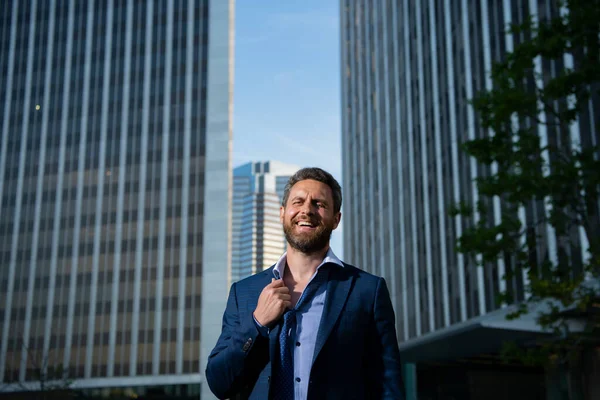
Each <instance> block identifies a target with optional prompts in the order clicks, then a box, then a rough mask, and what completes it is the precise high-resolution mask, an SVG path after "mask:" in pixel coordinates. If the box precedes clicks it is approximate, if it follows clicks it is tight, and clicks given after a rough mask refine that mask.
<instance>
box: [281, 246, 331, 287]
mask: <svg viewBox="0 0 600 400" xmlns="http://www.w3.org/2000/svg"><path fill="white" fill-rule="evenodd" d="M328 250H329V245H327V246H326V247H325V248H324V249H322V250H319V251H316V252H314V253H310V254H306V253H302V252H301V251H298V250H296V249H294V248H293V247H291V246H289V245H288V251H287V255H286V259H287V268H286V269H285V275H288V274H289V275H290V277H291V278H292V279H293V280H294V281H295V282H303V281H307V280H309V279H310V277H311V276H313V275H314V273H315V271H316V270H317V267H318V266H319V264H321V263H322V262H323V259H324V258H325V255H326V254H327V251H328Z"/></svg>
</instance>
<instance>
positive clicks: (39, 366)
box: [0, 343, 75, 400]
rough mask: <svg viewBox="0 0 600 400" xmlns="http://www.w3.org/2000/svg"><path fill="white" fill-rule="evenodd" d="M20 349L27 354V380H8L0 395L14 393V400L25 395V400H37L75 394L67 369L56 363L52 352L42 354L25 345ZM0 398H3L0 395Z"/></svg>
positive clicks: (69, 396) (66, 396) (67, 396)
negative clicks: (26, 399)
mask: <svg viewBox="0 0 600 400" xmlns="http://www.w3.org/2000/svg"><path fill="white" fill-rule="evenodd" d="M22 348H23V350H24V351H25V353H26V354H27V370H28V375H29V376H28V379H27V380H26V381H20V380H18V379H17V380H14V381H10V380H9V381H7V382H6V383H5V385H4V386H3V387H2V388H0V393H2V392H3V393H15V398H24V397H19V396H21V394H23V393H26V398H28V399H39V400H50V399H58V398H60V399H64V398H73V397H74V395H75V393H74V392H72V391H71V386H72V385H73V380H72V379H69V377H68V368H65V367H64V366H63V365H62V363H58V362H57V360H56V357H53V351H52V350H51V351H48V352H46V353H45V354H44V352H43V351H38V350H37V349H35V348H29V347H27V346H26V344H25V343H22ZM14 369H17V367H16V366H15V368H14ZM0 398H4V397H2V396H1V395H0Z"/></svg>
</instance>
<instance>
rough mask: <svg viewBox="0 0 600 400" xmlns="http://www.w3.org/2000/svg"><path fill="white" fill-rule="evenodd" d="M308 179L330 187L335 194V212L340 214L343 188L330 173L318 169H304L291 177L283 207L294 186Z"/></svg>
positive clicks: (284, 191)
mask: <svg viewBox="0 0 600 400" xmlns="http://www.w3.org/2000/svg"><path fill="white" fill-rule="evenodd" d="M307 179H312V180H315V181H318V182H322V183H324V184H326V185H327V186H329V187H330V188H331V193H332V194H333V211H334V212H336V213H338V212H340V210H341V209H342V188H341V187H340V184H339V183H338V181H336V180H335V178H334V177H333V175H331V174H330V173H329V172H327V171H325V170H322V169H321V168H316V167H309V168H302V169H301V170H299V171H297V172H296V173H295V174H294V175H292V176H291V177H290V179H289V180H288V182H287V183H286V185H285V189H283V199H282V200H281V205H282V206H284V207H285V205H286V203H287V201H288V198H289V197H290V190H292V186H294V185H295V184H296V183H298V182H300V181H305V180H307Z"/></svg>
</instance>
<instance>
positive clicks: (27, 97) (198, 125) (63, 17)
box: [0, 0, 234, 394]
mask: <svg viewBox="0 0 600 400" xmlns="http://www.w3.org/2000/svg"><path fill="white" fill-rule="evenodd" d="M233 7H234V4H233V0H225V1H212V0H189V1H178V2H171V1H167V0H157V1H152V0H150V1H144V2H136V1H133V0H128V1H121V2H117V1H112V0H111V1H94V0H90V1H86V2H80V1H75V0H68V1H54V0H51V1H37V0H32V1H26V2H19V1H14V2H3V3H2V4H1V5H0V54H1V56H0V57H1V58H0V60H1V63H0V68H1V69H2V71H1V72H2V73H1V77H0V92H1V94H0V115H1V117H0V120H1V122H0V123H1V124H2V126H1V129H2V131H1V136H0V200H1V204H0V265H2V267H1V268H0V295H1V300H0V324H1V326H0V334H1V335H2V336H1V341H0V343H1V347H0V381H1V382H0V383H2V387H3V388H5V387H9V388H10V387H11V385H13V387H14V388H17V386H19V387H22V386H23V385H22V383H24V382H25V383H27V382H29V383H33V386H35V381H36V374H37V373H38V372H40V371H44V370H46V369H49V368H52V369H53V370H54V371H56V367H57V366H61V367H63V368H64V370H65V372H67V375H68V378H69V379H70V380H72V381H73V385H74V387H78V388H97V387H104V388H107V387H117V386H118V387H142V386H148V385H159V386H168V385H180V387H179V388H178V389H177V393H182V391H184V392H186V393H189V394H192V393H199V392H200V391H201V390H202V391H206V389H205V387H206V385H202V381H203V371H204V365H205V362H206V358H207V357H208V351H209V350H210V349H211V348H212V346H214V343H215V342H216V339H217V337H218V334H219V332H220V318H221V315H220V312H221V311H222V309H224V306H225V301H226V292H227V288H228V274H227V270H228V266H229V265H230V256H229V255H228V254H229V253H230V240H231V239H230V219H231V213H230V204H231V178H230V176H231V166H230V165H231V164H230V143H231V119H232V115H231V112H232V90H233ZM32 360H37V361H32ZM19 382H20V384H18V383H19ZM143 393H144V392H143V390H142V391H140V392H138V394H143Z"/></svg>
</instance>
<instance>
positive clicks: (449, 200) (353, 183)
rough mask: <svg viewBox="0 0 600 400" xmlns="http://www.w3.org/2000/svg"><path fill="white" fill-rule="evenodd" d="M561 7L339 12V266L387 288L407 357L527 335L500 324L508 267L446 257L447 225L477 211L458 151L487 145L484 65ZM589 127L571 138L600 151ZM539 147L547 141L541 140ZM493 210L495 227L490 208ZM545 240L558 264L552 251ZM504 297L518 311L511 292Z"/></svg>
mask: <svg viewBox="0 0 600 400" xmlns="http://www.w3.org/2000/svg"><path fill="white" fill-rule="evenodd" d="M557 3H558V2H556V1H553V0H547V1H537V0H533V1H525V0H504V1H499V0H498V1H488V0H482V1H476V0H461V1H449V0H426V1H409V0H401V1H396V0H376V1H369V2H367V1H353V0H342V1H341V2H340V4H341V52H342V62H341V68H342V70H341V74H342V115H343V118H342V150H343V151H342V154H343V170H344V179H343V189H344V202H345V206H344V215H345V226H344V245H345V248H344V255H345V258H346V260H347V261H348V262H350V263H355V264H356V265H358V266H360V267H362V268H365V269H367V270H369V271H372V272H374V273H376V274H379V275H382V276H384V277H385V278H386V279H387V281H388V282H389V285H390V288H391V294H392V299H393V302H394V306H395V311H396V315H397V331H398V338H399V341H400V342H401V350H402V352H403V354H404V355H408V354H410V355H418V356H419V357H422V359H424V360H426V359H428V358H429V359H435V357H440V356H442V357H447V356H451V357H464V356H466V355H469V354H478V353H480V352H485V351H491V350H497V349H498V348H497V347H496V348H494V345H496V344H497V345H498V346H499V344H500V343H501V340H502V339H506V340H510V339H511V338H512V337H515V336H518V335H520V334H521V333H522V332H524V331H526V330H528V329H531V327H527V326H526V325H527V323H526V321H525V320H519V321H513V322H512V323H508V321H506V320H505V318H504V315H503V310H501V309H500V310H498V305H497V304H496V294H498V292H499V291H500V290H504V289H505V288H506V285H507V283H506V282H505V281H504V280H503V275H504V273H505V265H504V264H503V263H502V262H501V261H499V262H498V263H497V264H496V265H494V266H493V267H492V268H486V269H482V268H478V267H477V266H476V265H474V263H473V262H471V261H470V260H469V259H467V258H466V257H463V256H462V255H461V254H458V253H457V252H456V251H455V244H456V242H457V237H459V236H460V235H461V232H463V231H464V229H465V228H466V227H467V225H466V221H465V220H464V219H461V217H456V218H451V217H450V216H449V214H448V212H449V207H450V205H452V204H456V203H458V202H459V201H461V200H466V201H467V202H469V203H471V204H475V203H476V202H477V200H478V198H477V192H476V187H475V182H474V178H475V177H477V176H479V175H480V174H486V173H488V171H486V170H485V169H483V168H481V167H479V166H477V165H476V164H475V163H474V161H473V160H472V159H470V158H469V157H468V156H467V155H466V154H465V153H464V152H462V151H461V150H460V148H459V145H460V143H462V142H464V141H466V140H468V139H473V138H476V137H481V136H483V135H486V134H487V133H486V132H484V131H483V130H482V129H481V128H480V127H479V126H478V123H477V120H476V116H475V115H474V111H473V109H472V107H470V105H469V100H470V99H472V98H473V97H474V94H475V93H477V92H478V91H481V90H485V89H489V88H491V84H492V83H491V80H490V77H489V72H490V69H491V66H492V62H493V61H494V60H500V59H502V57H503V55H504V54H505V53H506V52H507V51H511V50H512V49H513V48H514V46H515V44H517V43H518V42H519V40H522V39H521V37H520V36H519V35H517V34H512V33H506V28H507V27H508V26H509V25H510V24H511V23H522V22H524V21H525V19H526V18H528V17H529V16H532V17H533V18H546V17H549V16H557V15H559V13H560V12H561V10H560V9H559V8H558V5H557ZM536 68H538V70H537V71H536V72H542V71H543V72H544V73H548V74H556V73H557V72H558V71H560V66H558V65H547V64H544V65H541V63H539V64H538V65H536ZM594 109H595V110H597V107H591V106H590V110H594ZM590 121H593V118H590V119H589V120H588V121H586V122H584V123H583V124H580V126H579V128H580V129H579V132H577V134H578V135H581V137H584V136H587V138H588V140H591V141H592V142H594V143H596V142H597V138H598V133H597V132H594V127H593V126H591V125H590ZM539 134H540V136H541V137H542V139H545V140H548V135H549V132H547V131H546V130H545V129H544V127H542V126H540V127H539ZM490 209H492V210H493V212H494V213H495V214H494V215H495V216H496V217H498V216H499V205H497V204H493V205H492V207H491V208H490ZM540 212H544V210H543V207H542V208H541V209H540V207H538V208H537V209H536V208H535V207H532V208H529V209H527V210H525V214H526V215H525V217H526V218H527V220H530V217H531V216H532V215H534V214H535V213H540ZM545 238H546V243H547V246H548V247H547V249H548V252H549V253H554V254H555V253H556V241H555V239H554V238H553V237H552V235H545ZM579 256H581V255H579ZM508 285H509V286H510V287H509V290H512V292H513V294H514V295H515V298H516V299H522V298H523V296H524V291H523V281H522V280H521V279H518V278H517V279H515V280H514V281H513V282H512V283H509V284H508ZM529 322H531V321H529ZM530 325H535V324H530ZM486 326H487V328H486ZM492 327H494V328H492ZM495 328H500V329H496V330H494V329H495ZM486 335H487V336H486ZM492 339H493V340H492ZM490 345H491V348H490V347H489V346H490ZM486 346H487V347H486ZM406 359H409V358H406ZM458 398H461V396H458Z"/></svg>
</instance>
